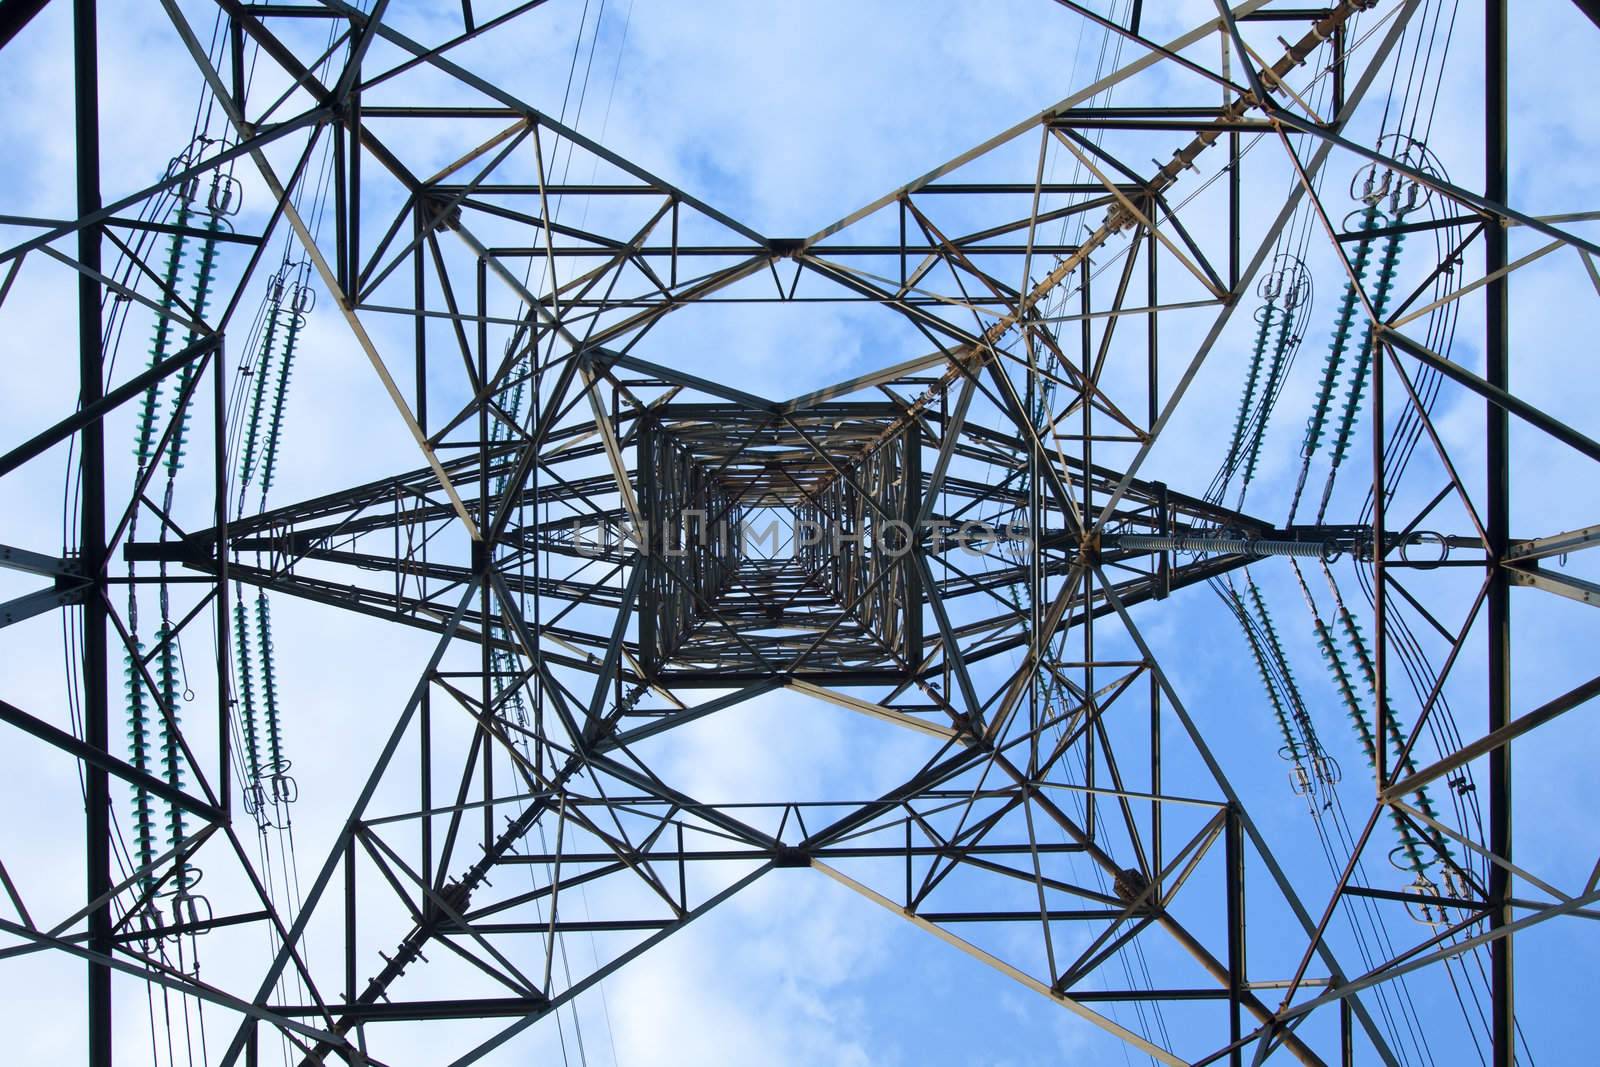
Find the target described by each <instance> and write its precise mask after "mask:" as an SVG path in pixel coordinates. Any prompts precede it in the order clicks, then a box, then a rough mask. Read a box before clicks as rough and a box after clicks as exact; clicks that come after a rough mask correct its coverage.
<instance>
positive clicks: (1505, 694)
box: [1483, 0, 1516, 1067]
mask: <svg viewBox="0 0 1600 1067" xmlns="http://www.w3.org/2000/svg"><path fill="white" fill-rule="evenodd" d="M1483 87H1484V127H1485V128H1484V162H1483V168H1484V190H1483V191H1484V195H1485V196H1486V197H1487V198H1488V199H1490V200H1492V201H1494V202H1496V203H1499V204H1504V203H1505V202H1506V200H1507V188H1506V186H1507V182H1506V110H1507V109H1506V0H1485V5H1484V72H1483ZM1484 252H1485V257H1484V258H1485V264H1484V269H1485V270H1486V271H1487V272H1488V274H1489V275H1490V276H1491V277H1492V276H1493V275H1494V274H1495V273H1496V272H1497V271H1499V270H1501V269H1503V268H1504V267H1505V265H1506V228H1505V227H1504V226H1502V225H1499V224H1498V223H1491V224H1490V225H1489V226H1488V227H1487V228H1486V229H1485V241H1484ZM1485 292H1486V300H1485V304H1486V306H1485V308H1484V345H1483V348H1484V377H1485V378H1487V379H1488V382H1489V384H1490V385H1491V386H1494V387H1496V388H1498V389H1506V388H1507V387H1508V385H1509V382H1508V378H1507V373H1506V370H1507V350H1508V349H1509V347H1510V336H1509V332H1508V329H1507V327H1508V306H1507V305H1508V299H1507V297H1508V289H1507V284H1506V279H1505V278H1504V277H1502V278H1499V279H1497V280H1495V281H1492V282H1490V283H1489V284H1488V286H1487V287H1486V288H1485ZM1485 416H1486V418H1487V420H1488V425H1487V426H1486V427H1485V433H1484V441H1485V445H1486V448H1487V455H1486V464H1487V471H1486V474H1487V492H1488V500H1487V507H1486V512H1487V515H1486V518H1487V531H1486V532H1487V533H1488V535H1489V568H1490V573H1489V595H1488V603H1487V605H1486V609H1487V612H1486V618H1487V631H1488V639H1489V648H1488V670H1489V724H1488V725H1489V730H1490V731H1491V732H1492V731H1495V730H1499V729H1501V728H1503V727H1504V726H1505V725H1506V723H1507V721H1508V720H1509V717H1510V710H1511V618H1510V616H1511V604H1510V601H1511V586H1510V582H1509V581H1508V580H1507V579H1508V575H1507V573H1506V570H1505V568H1503V567H1501V566H1500V560H1501V559H1502V558H1504V556H1505V553H1506V547H1507V543H1508V542H1509V540H1510V524H1511V515H1510V503H1511V501H1510V495H1511V490H1510V469H1509V464H1508V445H1509V441H1508V439H1507V438H1508V436H1509V431H1510V428H1509V426H1508V419H1507V415H1506V411H1505V409H1504V408H1502V407H1500V406H1499V405H1497V404H1495V403H1494V402H1493V401H1490V402H1489V403H1488V404H1487V406H1486V411H1485ZM1489 848H1490V849H1491V851H1493V853H1494V854H1495V855H1496V856H1499V857H1501V858H1502V859H1504V860H1506V861H1508V862H1509V861H1510V860H1511V748H1510V746H1509V745H1501V746H1500V747H1499V748H1497V749H1495V750H1494V751H1493V752H1491V753H1490V754H1489ZM1510 899H1511V877H1510V872H1508V871H1507V870H1506V869H1505V868H1504V867H1502V866H1500V865H1498V864H1495V865H1493V866H1491V867H1490V870H1489V903H1490V906H1491V910H1490V912H1489V929H1490V930H1491V931H1493V930H1496V929H1498V928H1500V927H1503V926H1505V925H1506V924H1507V923H1509V922H1511V920H1512V918H1513V916H1512V915H1511V907H1510V904H1509V901H1510ZM1511 949H1512V945H1511V935H1510V934H1504V935H1503V936H1501V937H1500V938H1499V939H1498V940H1496V941H1494V942H1493V943H1492V947H1491V948H1490V961H1489V982H1490V997H1491V1000H1492V1004H1491V1022H1490V1027H1491V1030H1492V1036H1493V1039H1494V1059H1493V1062H1494V1064H1495V1065H1496V1067H1511V1065H1512V1064H1513V1062H1514V1061H1515V1058H1516V1053H1515V1048H1514V1045H1513V1042H1514V1040H1515V1036H1516V1035H1515V1019H1516V1008H1515V1000H1514V997H1513V970H1514V967H1513V956H1512V951H1511Z"/></svg>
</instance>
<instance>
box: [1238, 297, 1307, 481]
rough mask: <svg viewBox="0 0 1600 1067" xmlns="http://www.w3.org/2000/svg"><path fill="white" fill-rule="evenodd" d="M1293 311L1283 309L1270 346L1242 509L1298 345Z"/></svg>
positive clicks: (1246, 463) (1247, 457)
mask: <svg viewBox="0 0 1600 1067" xmlns="http://www.w3.org/2000/svg"><path fill="white" fill-rule="evenodd" d="M1295 319H1296V315H1295V308H1294V306H1293V305H1289V306H1286V307H1285V308H1284V309H1283V316H1282V318H1280V319H1279V320H1278V336H1277V338H1276V339H1275V340H1274V342H1273V345H1272V361H1271V362H1270V363H1269V364H1268V367H1267V381H1266V385H1265V386H1264V387H1263V388H1262V390H1261V406H1260V411H1261V414H1260V416H1259V417H1258V418H1257V419H1256V422H1255V428H1254V430H1253V431H1252V432H1251V435H1250V443H1249V445H1248V447H1247V448H1246V451H1245V458H1244V475H1243V477H1242V479H1241V480H1240V482H1239V505H1240V506H1241V507H1242V506H1243V505H1244V494H1245V491H1246V490H1247V489H1249V488H1250V483H1251V482H1252V481H1253V480H1254V479H1255V476H1256V464H1257V462H1258V461H1259V460H1260V459H1261V440H1262V438H1264V437H1265V436H1266V433H1267V418H1268V416H1269V415H1270V414H1271V413H1272V405H1273V403H1274V401H1275V400H1276V399H1277V395H1278V388H1279V386H1280V384H1281V383H1282V382H1283V375H1284V370H1285V368H1286V367H1287V365H1288V361H1289V354H1290V353H1291V352H1293V351H1294V348H1295V345H1296V343H1297V341H1296V338H1295V333H1294V329H1295Z"/></svg>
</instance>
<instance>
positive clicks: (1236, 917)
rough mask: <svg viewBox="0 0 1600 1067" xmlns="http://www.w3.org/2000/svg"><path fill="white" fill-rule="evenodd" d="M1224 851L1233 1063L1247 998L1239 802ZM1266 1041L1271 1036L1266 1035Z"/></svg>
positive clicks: (1227, 826) (1232, 809) (1237, 1059)
mask: <svg viewBox="0 0 1600 1067" xmlns="http://www.w3.org/2000/svg"><path fill="white" fill-rule="evenodd" d="M1223 852H1224V856H1225V858H1226V861H1227V864H1228V873H1227V879H1226V885H1227V893H1228V904H1227V910H1228V916H1227V922H1228V1040H1229V1041H1230V1042H1232V1044H1233V1052H1232V1053H1231V1054H1230V1056H1229V1062H1230V1063H1232V1064H1233V1067H1242V1065H1243V1064H1244V1049H1243V1048H1242V1047H1241V1046H1240V1044H1239V1040H1240V1038H1241V1037H1242V1036H1243V1026H1242V1025H1241V1023H1242V1019H1241V1018H1240V1015H1239V1009H1240V1005H1241V1004H1242V1002H1243V999H1244V989H1245V962H1244V945H1245V941H1244V828H1243V826H1242V824H1241V823H1240V821H1239V812H1238V810H1237V805H1235V804H1229V805H1228V809H1227V816H1226V820H1225V821H1224V823H1223ZM1262 1040H1263V1041H1267V1040H1270V1038H1269V1037H1267V1036H1263V1037H1262Z"/></svg>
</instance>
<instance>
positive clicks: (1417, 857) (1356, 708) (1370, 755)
mask: <svg viewBox="0 0 1600 1067" xmlns="http://www.w3.org/2000/svg"><path fill="white" fill-rule="evenodd" d="M1294 572H1295V577H1296V578H1297V579H1298V580H1299V582H1300V592H1301V593H1302V594H1303V595H1304V596H1305V600H1306V606H1307V607H1308V608H1309V609H1310V611H1311V625H1312V629H1313V632H1314V633H1315V635H1316V639H1317V648H1318V650H1319V651H1320V652H1321V653H1322V658H1323V661H1324V662H1326V663H1327V665H1328V671H1329V673H1330V674H1331V675H1332V677H1333V683H1334V688H1335V689H1336V690H1338V693H1339V697H1340V699H1341V700H1342V701H1343V702H1344V706H1345V712H1346V714H1347V715H1348V716H1349V718H1350V723H1351V725H1352V726H1353V727H1354V728H1355V733H1356V738H1357V740H1358V741H1360V743H1361V751H1362V753H1363V754H1364V755H1365V756H1366V757H1367V764H1368V766H1370V767H1372V768H1373V770H1374V772H1376V770H1377V767H1378V747H1377V745H1378V742H1377V738H1376V737H1375V735H1374V734H1373V730H1372V722H1371V720H1370V719H1369V718H1368V716H1367V709H1366V708H1365V707H1364V706H1362V703H1361V698H1360V696H1359V695H1358V694H1357V693H1356V688H1355V682H1354V681H1353V679H1352V678H1351V676H1350V669H1349V667H1348V666H1346V664H1345V661H1344V657H1343V656H1342V655H1341V654H1340V652H1339V646H1338V644H1337V643H1336V642H1335V641H1334V639H1333V632H1332V631H1331V630H1330V629H1329V628H1328V625H1327V623H1325V622H1324V621H1323V619H1322V614H1321V612H1320V611H1318V609H1317V605H1316V602H1315V601H1314V600H1313V599H1312V597H1311V590H1310V588H1309V587H1308V586H1307V585H1306V581H1305V577H1304V575H1302V574H1301V572H1300V568H1299V567H1298V566H1296V567H1295V568H1294ZM1389 815H1390V817H1391V818H1392V820H1393V822H1394V827H1395V833H1396V835H1397V836H1398V837H1399V839H1400V851H1401V852H1402V854H1404V856H1405V858H1406V866H1407V867H1408V868H1410V870H1411V871H1412V872H1413V873H1415V874H1418V875H1421V874H1422V873H1423V872H1424V870H1425V869H1426V866H1427V865H1426V864H1425V863H1424V862H1423V859H1422V851H1421V848H1420V847H1419V845H1418V843H1417V839H1416V835H1415V834H1413V833H1412V832H1411V825H1410V824H1409V823H1407V822H1406V820H1405V819H1404V818H1403V817H1402V816H1401V815H1400V813H1399V812H1398V811H1396V810H1395V809H1394V808H1390V809H1389Z"/></svg>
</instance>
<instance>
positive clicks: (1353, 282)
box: [1289, 204, 1382, 519]
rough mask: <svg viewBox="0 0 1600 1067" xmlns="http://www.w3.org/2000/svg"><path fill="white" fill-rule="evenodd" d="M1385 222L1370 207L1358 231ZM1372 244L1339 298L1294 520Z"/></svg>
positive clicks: (1362, 250) (1360, 250)
mask: <svg viewBox="0 0 1600 1067" xmlns="http://www.w3.org/2000/svg"><path fill="white" fill-rule="evenodd" d="M1381 219H1382V213H1381V212H1380V211H1379V210H1378V205H1377V204H1368V205H1367V206H1366V207H1364V208H1362V209H1361V218H1360V223H1359V224H1358V226H1357V227H1356V228H1357V230H1358V231H1359V232H1362V233H1367V232H1368V231H1371V230H1375V229H1377V228H1378V226H1379V225H1380V223H1381ZM1372 244H1373V238H1372V237H1370V236H1365V237H1362V238H1361V239H1360V240H1358V241H1357V242H1356V249H1355V257H1354V258H1353V259H1352V260H1351V262H1350V274H1351V277H1350V278H1349V279H1347V280H1346V281H1345V285H1344V293H1343V295H1342V296H1341V297H1340V298H1339V308H1338V314H1337V315H1336V317H1335V319H1334V327H1333V340H1332V341H1331V342H1330V343H1329V345H1328V358H1327V360H1326V362H1324V363H1323V367H1322V380H1321V381H1320V382H1319V383H1318V385H1317V395H1316V399H1315V401H1314V402H1313V404H1312V408H1311V417H1310V418H1308V419H1307V420H1306V435H1305V438H1304V440H1303V441H1302V442H1301V445H1300V457H1301V460H1300V479H1299V482H1298V484H1297V485H1296V486H1295V490H1294V499H1293V501H1292V502H1291V503H1290V506H1289V515H1290V518H1291V519H1292V518H1293V516H1294V513H1295V511H1296V510H1297V509H1298V508H1299V506H1300V495H1301V493H1302V492H1304V491H1305V486H1306V475H1307V474H1308V473H1309V472H1310V470H1311V459H1312V457H1313V456H1315V455H1316V453H1317V448H1318V447H1319V446H1320V444H1321V443H1322V435H1323V433H1324V431H1325V430H1326V426H1327V421H1328V412H1329V411H1330V410H1331V408H1332V407H1333V392H1334V389H1335V388H1336V387H1337V386H1338V384H1339V378H1340V376H1341V375H1342V374H1343V368H1344V359H1345V354H1346V352H1347V351H1348V349H1349V347H1350V338H1351V334H1352V333H1353V332H1354V331H1355V317H1356V307H1357V305H1358V304H1359V303H1360V291H1359V289H1358V288H1357V287H1358V285H1359V284H1360V282H1361V281H1362V279H1364V278H1365V277H1366V276H1367V266H1368V264H1369V262H1370V261H1371V258H1372Z"/></svg>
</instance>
